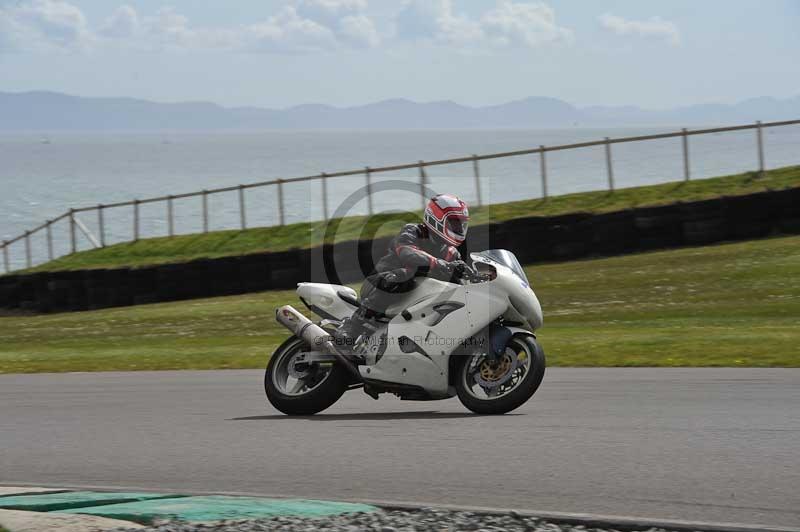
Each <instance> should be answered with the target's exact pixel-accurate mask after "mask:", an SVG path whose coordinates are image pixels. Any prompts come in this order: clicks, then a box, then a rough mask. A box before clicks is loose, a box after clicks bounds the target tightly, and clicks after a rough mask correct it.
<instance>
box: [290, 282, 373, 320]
mask: <svg viewBox="0 0 800 532" xmlns="http://www.w3.org/2000/svg"><path fill="white" fill-rule="evenodd" d="M297 295H298V296H299V297H300V301H302V302H303V304H304V305H305V306H307V307H308V308H309V310H311V311H312V312H314V313H315V314H317V315H318V316H319V317H321V318H325V319H328V320H339V321H341V320H343V319H345V318H346V317H348V316H352V315H353V312H355V310H356V309H357V308H358V306H357V305H355V304H354V303H355V302H357V301H358V294H357V293H356V291H355V290H353V289H352V288H350V287H349V286H342V285H339V284H324V283H298V284H297ZM347 299H349V300H350V301H347Z"/></svg>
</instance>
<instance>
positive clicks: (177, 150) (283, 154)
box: [0, 125, 800, 272]
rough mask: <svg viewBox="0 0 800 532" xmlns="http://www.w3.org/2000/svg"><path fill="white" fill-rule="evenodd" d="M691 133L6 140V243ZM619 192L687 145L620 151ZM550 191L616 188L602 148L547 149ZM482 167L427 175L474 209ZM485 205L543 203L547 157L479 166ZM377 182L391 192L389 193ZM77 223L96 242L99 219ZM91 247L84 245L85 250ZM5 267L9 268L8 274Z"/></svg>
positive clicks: (677, 157)
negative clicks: (205, 193) (48, 228)
mask: <svg viewBox="0 0 800 532" xmlns="http://www.w3.org/2000/svg"><path fill="white" fill-rule="evenodd" d="M676 130H680V128H676V127H665V126H661V127H636V128H582V127H575V128H562V129H485V130H481V129H472V130H413V131H403V130H379V131H365V130H316V131H250V132H219V131H215V132H163V131H160V132H137V133H131V132H103V133H97V132H91V133H81V132H69V133H66V132H52V133H48V134H43V133H41V132H35V133H30V132H20V133H13V132H11V133H9V132H4V133H0V240H8V239H11V238H14V237H16V236H18V235H20V234H22V233H24V232H25V231H26V230H29V229H32V228H33V227H35V226H38V225H39V224H41V223H42V222H44V221H45V220H47V219H52V218H55V217H57V216H59V215H61V214H62V213H64V212H65V211H67V210H68V209H70V208H79V207H87V206H92V205H97V204H101V203H102V204H109V203H114V202H120V201H127V200H132V199H146V198H149V197H157V196H164V195H168V194H180V193H184V192H192V191H197V190H202V189H213V188H219V187H226V186H235V185H239V184H247V183H253V182H260V181H268V180H273V179H278V178H281V179H288V178H293V177H300V176H306V175H313V174H319V173H321V172H327V173H331V172H337V171H344V170H355V169H362V168H364V167H366V166H370V167H379V166H389V165H394V164H403V163H413V162H417V161H421V160H422V161H427V160H435V159H446V158H455V157H463V156H469V155H472V154H486V153H493V152H503V151H513V150H520V149H527V148H535V147H538V146H539V145H546V146H553V145H561V144H570V143H575V142H583V141H589V140H600V139H603V138H605V137H611V138H616V137H625V136H637V135H647V134H654V133H663V132H670V131H676ZM763 138H764V156H765V164H766V166H767V167H768V168H774V167H780V166H787V165H792V164H800V126H797V125H794V126H784V127H775V128H765V129H764V135H763ZM689 154H690V169H691V179H703V178H708V177H713V176H719V175H726V174H732V173H739V172H745V171H750V170H754V169H756V168H757V167H758V150H757V143H756V132H755V130H745V131H737V132H725V133H717V134H708V135H696V136H691V137H690V140H689ZM611 156H612V162H613V175H614V185H615V187H617V188H623V187H631V186H637V185H648V184H654V183H663V182H668V181H679V180H681V179H683V176H684V166H683V152H682V143H681V139H680V138H670V139H660V140H650V141H642V142H633V143H626V144H613V145H612V148H611ZM546 162H547V175H548V183H547V187H548V193H549V194H550V195H558V194H567V193H571V192H580V191H588V190H602V189H606V188H608V186H609V182H608V171H607V165H606V154H605V147H604V146H597V147H591V148H581V149H574V150H564V151H556V152H548V153H547V156H546ZM473 172H474V169H473V164H472V163H471V162H467V163H462V164H454V165H446V166H436V167H428V168H426V182H427V187H428V188H427V193H431V192H452V193H455V194H458V195H460V196H462V197H463V198H464V199H465V200H466V201H467V202H470V203H472V204H476V203H477V200H478V193H477V189H476V182H475V178H474V173H473ZM479 174H480V185H479V186H480V193H481V194H480V197H481V200H482V202H483V203H499V202H505V201H513V200H520V199H527V198H538V197H541V196H542V194H543V190H542V179H541V173H540V160H539V155H538V154H532V155H524V156H517V157H509V158H498V159H490V160H485V161H481V162H480V163H479ZM372 182H373V191H374V194H373V201H372V208H373V212H386V211H408V210H414V209H419V207H420V205H421V198H420V196H419V186H418V183H419V172H418V170H416V169H411V170H404V171H395V172H387V173H380V174H373V175H372ZM380 183H383V184H382V185H380ZM365 185H366V179H365V176H364V175H358V176H353V177H337V178H329V179H328V184H327V194H328V201H327V214H328V216H340V215H352V214H366V213H367V210H368V208H369V204H368V202H367V200H366V198H365ZM282 195H283V202H284V208H283V215H284V220H285V222H286V223H292V222H300V221H310V220H320V219H322V218H323V216H324V215H325V210H324V208H323V203H322V197H323V194H322V185H321V183H320V182H319V181H306V182H299V183H289V184H285V185H283V190H282ZM278 200H279V198H278V188H277V187H276V186H269V187H262V188H251V189H246V192H245V213H246V215H245V217H246V224H247V226H248V227H257V226H269V225H276V224H278V223H279V220H280V210H279V208H278ZM173 212H174V217H175V227H174V229H175V231H176V233H179V234H186V233H196V232H199V231H202V228H203V222H202V200H201V198H199V197H195V198H186V199H181V200H176V201H175V202H174V211H173ZM208 213H209V222H208V223H209V229H210V230H218V229H237V228H239V227H240V224H241V213H240V208H239V195H238V192H237V191H232V192H226V193H222V194H216V195H210V196H209V197H208ZM166 217H167V211H166V205H165V204H164V203H153V204H147V203H146V204H142V205H140V236H141V237H143V238H144V237H150V236H164V235H166V234H167V231H168V226H167V221H166ZM78 218H79V219H80V220H81V222H82V223H83V224H84V225H85V226H86V228H87V229H88V230H89V232H91V233H92V234H93V235H94V236H95V237H96V238H97V237H98V229H99V223H98V220H97V215H96V214H95V213H92V212H87V213H81V214H79V215H78ZM105 236H106V242H107V243H114V242H123V241H128V240H130V239H131V238H132V237H133V209H132V208H131V207H121V208H116V209H108V210H107V211H106V213H105ZM44 238H45V237H44V232H43V231H42V232H40V233H39V234H37V235H34V236H33V237H31V254H32V260H33V262H34V263H39V262H42V261H44V260H46V258H47V253H46V245H45V240H44ZM53 239H54V247H55V249H54V251H55V255H56V256H58V255H62V254H65V253H67V252H68V250H69V237H68V226H67V224H66V223H64V222H62V223H60V224H56V225H55V226H54V228H53ZM91 246H92V244H91V241H90V240H89V239H88V238H86V237H85V236H84V235H83V234H82V233H79V234H78V247H79V249H88V248H90V247H91ZM9 251H10V253H9V257H10V262H11V266H12V269H13V268H20V267H23V266H24V265H25V263H26V258H25V249H24V242H22V241H20V242H18V243H16V244H14V245H12V246H10V247H9ZM1 271H3V270H2V263H0V272H1Z"/></svg>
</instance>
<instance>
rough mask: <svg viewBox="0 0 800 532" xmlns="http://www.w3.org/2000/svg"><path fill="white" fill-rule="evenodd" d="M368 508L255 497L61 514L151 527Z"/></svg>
mask: <svg viewBox="0 0 800 532" xmlns="http://www.w3.org/2000/svg"><path fill="white" fill-rule="evenodd" d="M376 509H377V508H375V507H374V506H369V505H367V504H354V503H344V502H333V501H315V500H303V499H261V498H255V497H227V496H204V497H183V498H174V499H159V500H142V501H138V502H129V503H124V504H111V505H104V506H97V507H92V508H74V509H71V510H65V511H63V512H61V513H70V514H89V515H97V516H101V517H108V518H111V519H122V520H127V521H135V522H137V523H142V524H150V523H152V522H153V521H154V520H155V519H164V518H167V519H178V520H181V521H223V520H231V519H257V518H265V517H275V516H290V515H291V516H299V517H316V516H325V515H335V514H344V513H355V512H372V511H375V510H376Z"/></svg>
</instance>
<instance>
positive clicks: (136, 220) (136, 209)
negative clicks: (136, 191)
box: [133, 199, 139, 242]
mask: <svg viewBox="0 0 800 532" xmlns="http://www.w3.org/2000/svg"><path fill="white" fill-rule="evenodd" d="M133 241H134V242H138V241H139V200H138V199H135V200H133Z"/></svg>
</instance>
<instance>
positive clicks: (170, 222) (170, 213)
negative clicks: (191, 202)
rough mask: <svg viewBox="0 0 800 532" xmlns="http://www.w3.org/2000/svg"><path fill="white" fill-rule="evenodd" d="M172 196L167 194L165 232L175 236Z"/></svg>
mask: <svg viewBox="0 0 800 532" xmlns="http://www.w3.org/2000/svg"><path fill="white" fill-rule="evenodd" d="M173 199H174V198H173V197H172V195H171V194H170V195H169V196H167V234H168V235H169V236H171V237H172V236H175V205H174V204H173Z"/></svg>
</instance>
